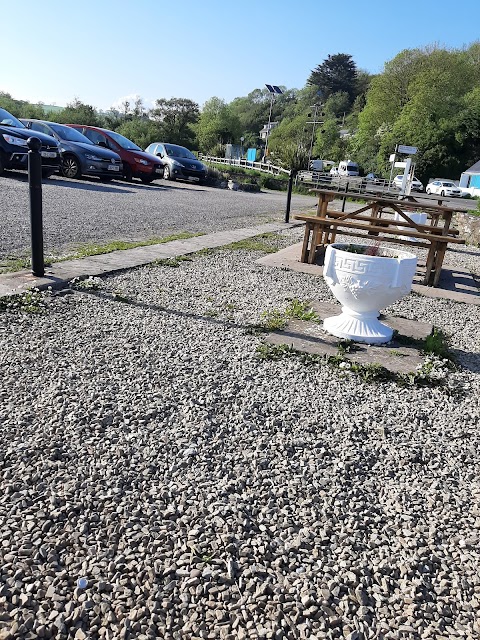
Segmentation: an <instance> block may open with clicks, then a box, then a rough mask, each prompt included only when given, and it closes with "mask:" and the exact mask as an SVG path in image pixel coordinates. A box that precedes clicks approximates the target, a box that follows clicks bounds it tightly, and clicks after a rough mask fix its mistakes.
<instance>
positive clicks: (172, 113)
mask: <svg viewBox="0 0 480 640" xmlns="http://www.w3.org/2000/svg"><path fill="white" fill-rule="evenodd" d="M149 115H150V117H151V118H152V119H153V120H155V121H156V122H158V123H159V124H161V129H162V131H163V138H162V139H164V140H168V142H171V143H173V144H180V145H183V146H186V147H188V148H192V147H193V148H196V146H197V145H196V140H195V132H194V131H193V129H192V125H194V124H196V123H197V122H198V119H199V116H200V109H199V106H198V104H197V103H196V102H193V100H189V99H188V98H171V99H170V100H167V99H166V98H159V99H158V100H156V101H155V107H154V108H153V109H152V110H151V111H150V114H149Z"/></svg>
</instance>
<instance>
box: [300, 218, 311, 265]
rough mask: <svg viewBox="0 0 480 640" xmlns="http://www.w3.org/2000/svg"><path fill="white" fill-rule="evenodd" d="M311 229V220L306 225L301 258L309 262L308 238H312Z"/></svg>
mask: <svg viewBox="0 0 480 640" xmlns="http://www.w3.org/2000/svg"><path fill="white" fill-rule="evenodd" d="M311 231H312V225H311V224H310V222H307V223H306V225H305V235H304V236H303V246H302V256H301V258H300V260H301V261H302V262H307V253H308V240H309V238H310V233H311Z"/></svg>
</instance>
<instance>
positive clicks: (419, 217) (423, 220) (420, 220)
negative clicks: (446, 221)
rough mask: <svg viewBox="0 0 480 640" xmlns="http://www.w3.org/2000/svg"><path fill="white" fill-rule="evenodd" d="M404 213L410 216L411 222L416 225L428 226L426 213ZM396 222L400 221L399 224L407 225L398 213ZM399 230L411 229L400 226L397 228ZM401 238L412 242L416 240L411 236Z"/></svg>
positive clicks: (396, 213)
mask: <svg viewBox="0 0 480 640" xmlns="http://www.w3.org/2000/svg"><path fill="white" fill-rule="evenodd" d="M403 213H404V214H405V215H406V216H408V217H409V218H410V220H412V222H415V223H416V224H427V214H426V213H423V212H419V213H412V212H411V211H404V212H403ZM395 220H398V222H403V223H405V219H404V218H402V216H401V215H400V214H399V213H398V211H396V212H395ZM397 229H398V230H399V231H408V230H409V227H405V226H402V225H399V226H398V227H397ZM399 238H400V239H401V240H409V241H410V242H413V241H414V240H415V238H412V237H411V236H399Z"/></svg>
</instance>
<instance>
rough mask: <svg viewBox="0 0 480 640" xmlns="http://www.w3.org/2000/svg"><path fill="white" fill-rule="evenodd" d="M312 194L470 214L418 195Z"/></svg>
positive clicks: (339, 192) (317, 191)
mask: <svg viewBox="0 0 480 640" xmlns="http://www.w3.org/2000/svg"><path fill="white" fill-rule="evenodd" d="M309 191H311V192H312V193H316V194H318V195H326V194H328V195H333V196H338V197H341V198H351V199H352V200H366V201H369V202H378V203H379V204H385V205H388V204H392V203H393V204H395V205H397V206H402V205H404V206H409V207H415V208H418V209H430V210H434V211H438V212H439V213H441V212H443V213H468V212H469V210H468V209H465V208H462V207H446V206H444V205H440V204H433V203H431V202H426V203H425V202H419V201H418V200H417V199H416V198H417V197H419V196H418V195H417V194H416V195H415V196H414V195H412V194H409V195H404V196H403V197H402V198H399V197H398V196H395V195H385V194H383V195H382V194H379V195H374V194H372V193H353V192H351V191H335V190H333V189H309ZM420 197H422V198H424V199H427V198H428V199H430V198H429V196H423V195H422V196H420ZM434 199H435V200H436V201H439V200H441V198H434Z"/></svg>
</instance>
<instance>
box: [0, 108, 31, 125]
mask: <svg viewBox="0 0 480 640" xmlns="http://www.w3.org/2000/svg"><path fill="white" fill-rule="evenodd" d="M0 124H1V125H3V126H4V127H18V128H19V129H25V128H26V127H25V125H24V124H23V123H22V122H20V120H17V119H16V118H15V116H12V114H11V113H8V111H5V109H0Z"/></svg>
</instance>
